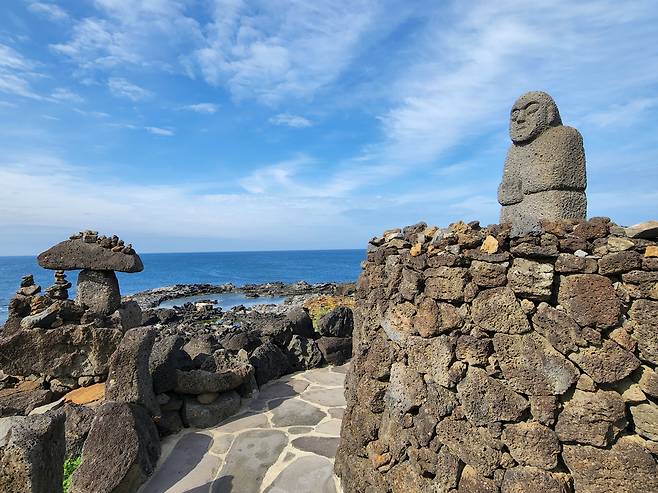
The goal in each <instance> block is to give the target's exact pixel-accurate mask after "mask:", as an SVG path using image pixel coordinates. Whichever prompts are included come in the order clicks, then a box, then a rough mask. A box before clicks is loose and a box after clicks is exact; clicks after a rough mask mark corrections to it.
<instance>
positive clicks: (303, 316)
mask: <svg viewBox="0 0 658 493" xmlns="http://www.w3.org/2000/svg"><path fill="white" fill-rule="evenodd" d="M286 323H287V325H288V326H289V327H290V328H291V329H292V333H293V334H295V335H298V336H302V337H308V338H311V339H312V338H313V336H314V335H315V330H314V329H313V320H311V317H310V316H309V314H308V311H306V309H305V308H302V307H301V306H299V307H295V308H293V309H292V310H290V311H288V313H287V314H286Z"/></svg>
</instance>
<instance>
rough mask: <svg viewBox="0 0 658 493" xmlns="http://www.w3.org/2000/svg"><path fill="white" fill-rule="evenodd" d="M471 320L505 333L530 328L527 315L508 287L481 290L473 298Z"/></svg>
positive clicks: (483, 327)
mask: <svg viewBox="0 0 658 493" xmlns="http://www.w3.org/2000/svg"><path fill="white" fill-rule="evenodd" d="M472 316H473V321H474V322H475V323H476V324H477V325H478V326H479V327H481V328H482V329H484V330H490V331H494V332H503V333H505V334H520V333H523V332H528V331H529V330H530V324H529V323H528V317H526V314H525V312H524V311H523V308H521V305H520V303H519V302H518V301H517V299H516V297H515V296H514V292H513V291H512V290H511V289H510V288H508V287H503V288H493V289H487V290H485V291H482V292H481V293H480V294H478V295H477V297H476V298H475V299H474V300H473V306H472Z"/></svg>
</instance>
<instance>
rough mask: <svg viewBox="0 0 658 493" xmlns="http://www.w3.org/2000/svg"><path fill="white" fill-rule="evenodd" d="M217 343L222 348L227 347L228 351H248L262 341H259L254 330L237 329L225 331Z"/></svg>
mask: <svg viewBox="0 0 658 493" xmlns="http://www.w3.org/2000/svg"><path fill="white" fill-rule="evenodd" d="M219 343H220V344H221V345H222V347H223V348H224V349H228V350H230V351H239V350H240V349H244V350H245V351H247V352H249V353H250V352H252V351H253V350H254V349H256V348H257V347H258V346H260V345H261V344H262V343H263V341H261V339H260V337H259V336H258V333H257V332H256V331H253V330H250V331H242V330H238V331H230V332H226V333H225V334H223V335H222V336H221V337H220V339H219Z"/></svg>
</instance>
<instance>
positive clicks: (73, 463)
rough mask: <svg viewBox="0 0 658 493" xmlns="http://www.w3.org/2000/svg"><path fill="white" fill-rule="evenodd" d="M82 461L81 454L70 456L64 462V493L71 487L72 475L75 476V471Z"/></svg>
mask: <svg viewBox="0 0 658 493" xmlns="http://www.w3.org/2000/svg"><path fill="white" fill-rule="evenodd" d="M81 462H82V456H80V455H77V456H75V457H69V458H68V459H66V462H64V481H63V482H62V489H63V490H64V493H67V492H68V491H69V488H70V487H71V476H73V473H74V472H75V470H76V469H77V468H78V466H79V465H80V463H81Z"/></svg>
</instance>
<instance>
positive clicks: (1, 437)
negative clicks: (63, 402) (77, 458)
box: [0, 412, 66, 493]
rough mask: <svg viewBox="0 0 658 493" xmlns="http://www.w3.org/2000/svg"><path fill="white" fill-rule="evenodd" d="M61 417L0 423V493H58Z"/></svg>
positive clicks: (52, 415) (43, 416) (62, 443)
mask: <svg viewBox="0 0 658 493" xmlns="http://www.w3.org/2000/svg"><path fill="white" fill-rule="evenodd" d="M65 450H66V445H65V440H64V414H63V413H61V412H60V413H48V414H41V415H37V416H27V417H12V418H1V419H0V491H3V492H7V493H60V492H61V491H62V487H61V485H62V478H63V470H64V455H65Z"/></svg>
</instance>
